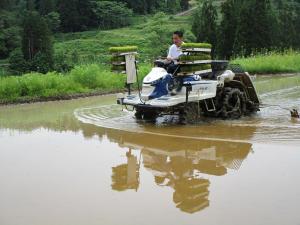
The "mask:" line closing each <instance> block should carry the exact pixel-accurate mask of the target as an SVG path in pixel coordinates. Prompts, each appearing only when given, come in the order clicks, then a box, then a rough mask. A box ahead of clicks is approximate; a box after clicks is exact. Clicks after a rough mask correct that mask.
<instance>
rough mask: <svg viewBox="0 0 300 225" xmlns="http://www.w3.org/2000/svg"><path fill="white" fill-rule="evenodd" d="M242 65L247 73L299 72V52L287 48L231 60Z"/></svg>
mask: <svg viewBox="0 0 300 225" xmlns="http://www.w3.org/2000/svg"><path fill="white" fill-rule="evenodd" d="M232 63H237V64H240V65H242V66H243V67H244V68H245V70H246V71H248V72H249V73H257V74H278V73H297V72H300V52H297V51H293V50H289V51H286V52H284V53H278V52H271V53H267V54H258V55H254V56H251V57H249V58H237V59H235V60H233V61H232Z"/></svg>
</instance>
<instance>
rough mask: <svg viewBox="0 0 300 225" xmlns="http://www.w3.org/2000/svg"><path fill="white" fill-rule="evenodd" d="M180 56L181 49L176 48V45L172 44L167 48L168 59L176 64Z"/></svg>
mask: <svg viewBox="0 0 300 225" xmlns="http://www.w3.org/2000/svg"><path fill="white" fill-rule="evenodd" d="M182 54H183V52H182V50H181V48H180V47H177V45H175V44H173V45H171V47H170V48H169V53H168V58H169V57H170V58H172V59H174V62H175V63H177V60H178V58H179V56H180V55H182Z"/></svg>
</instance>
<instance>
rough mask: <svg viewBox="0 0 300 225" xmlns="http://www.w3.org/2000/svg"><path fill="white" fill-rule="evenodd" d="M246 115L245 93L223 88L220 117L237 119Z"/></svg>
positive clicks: (235, 89)
mask: <svg viewBox="0 0 300 225" xmlns="http://www.w3.org/2000/svg"><path fill="white" fill-rule="evenodd" d="M245 113H246V97H245V93H244V92H242V91H240V90H239V89H238V88H225V91H224V98H223V107H222V117H223V118H225V119H238V118H240V117H241V116H243V115H244V114H245Z"/></svg>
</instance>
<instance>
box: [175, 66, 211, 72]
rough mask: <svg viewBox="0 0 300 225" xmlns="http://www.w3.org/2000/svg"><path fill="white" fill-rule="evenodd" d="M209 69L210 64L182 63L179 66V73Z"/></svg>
mask: <svg viewBox="0 0 300 225" xmlns="http://www.w3.org/2000/svg"><path fill="white" fill-rule="evenodd" d="M209 69H211V65H210V64H203V65H184V66H181V67H180V72H181V73H191V72H197V71H201V70H209Z"/></svg>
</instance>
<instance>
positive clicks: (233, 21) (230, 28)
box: [217, 0, 240, 59]
mask: <svg viewBox="0 0 300 225" xmlns="http://www.w3.org/2000/svg"><path fill="white" fill-rule="evenodd" d="M239 5H240V0H227V1H225V2H224V3H223V4H222V6H221V13H222V21H221V23H220V26H219V29H218V30H219V35H218V36H219V38H218V46H217V52H218V54H219V55H220V56H221V57H222V58H226V59H229V58H230V57H231V56H232V55H233V46H234V40H235V36H236V29H237V24H238V9H239Z"/></svg>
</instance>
